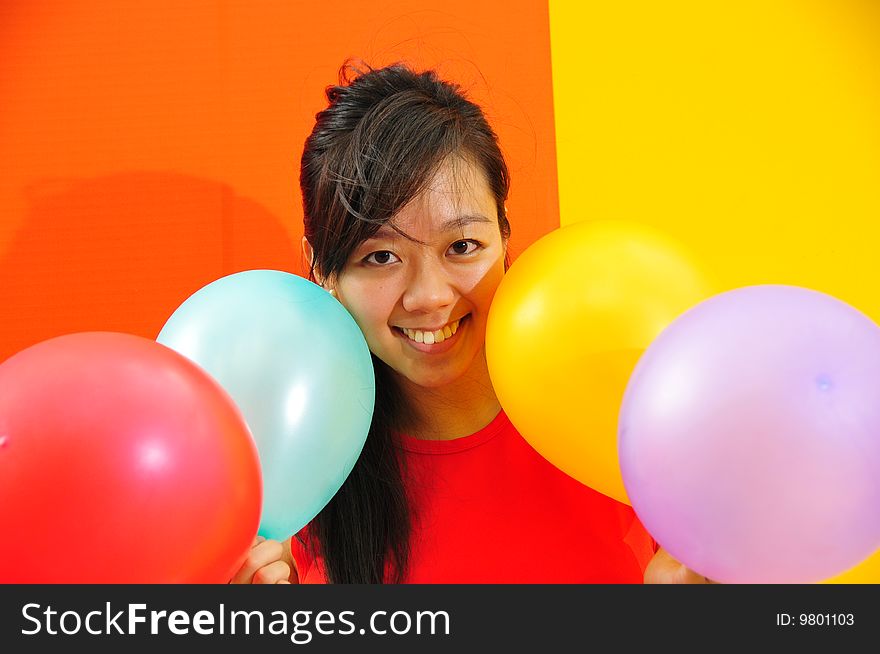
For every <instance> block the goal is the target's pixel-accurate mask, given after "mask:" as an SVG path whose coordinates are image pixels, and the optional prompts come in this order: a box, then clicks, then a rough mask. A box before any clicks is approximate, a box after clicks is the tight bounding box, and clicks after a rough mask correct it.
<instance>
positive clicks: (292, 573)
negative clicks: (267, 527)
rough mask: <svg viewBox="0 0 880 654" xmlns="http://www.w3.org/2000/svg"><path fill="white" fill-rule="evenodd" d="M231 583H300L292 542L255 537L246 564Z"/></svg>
mask: <svg viewBox="0 0 880 654" xmlns="http://www.w3.org/2000/svg"><path fill="white" fill-rule="evenodd" d="M229 583H230V584H290V583H294V584H295V583H299V579H298V578H297V574H296V565H295V564H294V563H293V559H292V557H291V555H290V544H289V543H279V542H278V541H277V540H266V539H265V538H263V537H262V536H257V537H256V538H254V542H253V544H252V545H251V551H250V553H249V554H248V557H247V559H245V562H244V564H242V566H241V568H239V569H238V572H236V573H235V575H233V577H232V579H230V581H229Z"/></svg>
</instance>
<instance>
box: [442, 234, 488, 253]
mask: <svg viewBox="0 0 880 654" xmlns="http://www.w3.org/2000/svg"><path fill="white" fill-rule="evenodd" d="M481 247H482V244H481V243H480V242H479V241H474V240H473V239H469V238H468V239H462V240H461V241H456V242H455V243H453V244H452V245H450V246H449V249H450V250H451V251H452V252H453V254H457V255H467V254H473V253H474V252H476V251H477V250H478V249H479V248H481Z"/></svg>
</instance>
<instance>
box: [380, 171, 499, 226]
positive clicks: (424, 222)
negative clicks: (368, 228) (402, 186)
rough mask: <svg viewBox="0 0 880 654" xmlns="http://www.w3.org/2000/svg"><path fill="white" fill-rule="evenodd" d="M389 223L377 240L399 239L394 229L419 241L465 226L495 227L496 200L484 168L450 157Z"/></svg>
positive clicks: (496, 220)
mask: <svg viewBox="0 0 880 654" xmlns="http://www.w3.org/2000/svg"><path fill="white" fill-rule="evenodd" d="M389 222H390V223H391V224H387V225H383V226H382V227H380V228H379V230H378V231H377V233H376V235H375V236H374V238H386V237H391V238H394V237H398V236H399V234H398V232H397V231H395V229H394V228H395V227H396V228H397V229H399V230H401V231H403V232H404V233H406V234H408V235H410V236H414V237H416V238H420V234H421V235H425V234H427V233H439V232H449V231H459V230H461V229H462V228H463V227H464V226H474V227H477V228H479V227H486V226H489V227H492V226H494V225H497V222H498V219H497V209H496V204H495V197H494V196H493V195H492V191H491V190H490V188H489V183H488V180H487V179H486V175H485V173H484V172H483V171H482V169H481V168H480V167H479V166H477V165H475V164H473V163H472V162H470V161H469V160H467V159H463V158H460V157H450V158H449V159H447V160H446V161H444V163H442V164H441V165H440V167H439V168H438V169H437V172H436V173H435V174H434V176H433V177H432V178H431V180H430V181H429V182H428V184H427V185H426V186H425V189H424V190H423V191H422V192H421V193H419V194H418V195H417V196H416V197H415V198H413V199H412V201H411V202H409V204H407V205H406V206H404V207H403V208H402V209H401V210H400V211H398V212H397V213H396V214H395V215H394V217H393V218H392V219H391V220H390V221H389ZM392 225H393V226H392Z"/></svg>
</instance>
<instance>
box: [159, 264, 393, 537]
mask: <svg viewBox="0 0 880 654" xmlns="http://www.w3.org/2000/svg"><path fill="white" fill-rule="evenodd" d="M156 340H157V341H158V342H159V343H162V344H163V345H166V346H168V347H170V348H171V349H173V350H176V351H177V352H180V353H181V354H183V355H184V356H186V357H188V358H189V359H191V360H192V361H194V362H196V363H197V364H199V365H200V366H201V367H202V368H204V369H205V370H206V371H207V372H208V373H210V374H211V375H212V376H213V377H214V378H215V379H216V380H217V381H218V382H219V383H220V385H221V386H223V388H225V389H226V391H227V392H228V393H229V395H230V396H232V399H233V400H234V401H235V403H236V404H237V405H238V407H239V409H240V410H241V412H242V414H243V415H244V418H245V420H246V422H247V424H248V426H249V427H250V430H251V433H252V434H253V437H254V441H255V442H256V445H257V450H258V452H259V455H260V464H261V466H262V472H263V508H262V514H261V519H260V530H259V533H260V534H261V535H262V536H265V537H266V538H272V539H276V540H283V539H286V538H287V537H288V536H290V535H292V534H295V533H296V532H297V531H299V530H300V529H301V528H302V527H303V526H305V525H306V524H307V523H308V522H309V521H310V520H311V519H312V518H313V517H314V516H315V515H317V513H318V512H319V511H320V510H321V509H322V508H324V506H325V505H326V504H327V503H328V502H329V501H330V499H331V498H332V497H333V495H334V494H335V493H336V492H337V491H338V490H339V488H340V487H341V486H342V483H343V482H344V481H345V479H346V477H348V474H349V473H350V472H351V469H352V468H353V467H354V464H355V462H356V460H357V458H358V456H359V455H360V453H361V450H362V449H363V446H364V442H365V441H366V438H367V433H368V431H369V428H370V422H371V420H372V417H373V407H374V404H375V397H376V384H375V376H374V372H373V362H372V359H371V357H370V350H369V348H368V347H367V343H366V341H365V340H364V337H363V334H362V333H361V330H360V328H359V327H358V326H357V323H355V321H354V319H353V318H352V317H351V314H349V313H348V311H347V310H346V309H345V307H343V306H342V305H341V304H340V303H339V302H338V301H337V300H336V299H335V298H334V297H333V296H331V295H330V294H329V293H328V292H327V291H325V290H324V289H323V288H321V287H320V286H318V285H317V284H314V283H312V282H310V281H308V280H307V279H304V278H302V277H299V276H297V275H293V274H291V273H286V272H281V271H277V270H249V271H246V272H240V273H236V274H234V275H229V276H227V277H222V278H220V279H218V280H216V281H214V282H212V283H210V284H208V285H207V286H205V287H203V288H201V289H199V290H198V291H197V292H196V293H194V294H193V295H192V296H190V297H189V298H188V299H187V300H186V301H185V302H184V303H183V304H181V305H180V307H179V308H178V309H177V310H176V311H175V312H174V313H173V314H172V315H171V317H170V318H169V319H168V321H167V322H166V323H165V326H164V327H163V328H162V331H161V332H160V333H159V336H158V337H157V339H156Z"/></svg>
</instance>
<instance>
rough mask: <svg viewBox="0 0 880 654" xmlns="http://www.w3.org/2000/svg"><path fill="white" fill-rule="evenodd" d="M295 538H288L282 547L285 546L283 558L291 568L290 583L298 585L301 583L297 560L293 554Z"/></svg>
mask: <svg viewBox="0 0 880 654" xmlns="http://www.w3.org/2000/svg"><path fill="white" fill-rule="evenodd" d="M292 538H293V536H291V537H290V538H288V539H287V540H286V541H284V543H282V545H283V546H284V555H283V556H282V558H283V559H284V561H285V562H286V563H287V565H289V566H290V578H289V579H290V583H292V584H298V583H299V570H297V567H296V559H295V558H293V552H292V551H291V543H290V541H291V539H292Z"/></svg>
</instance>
